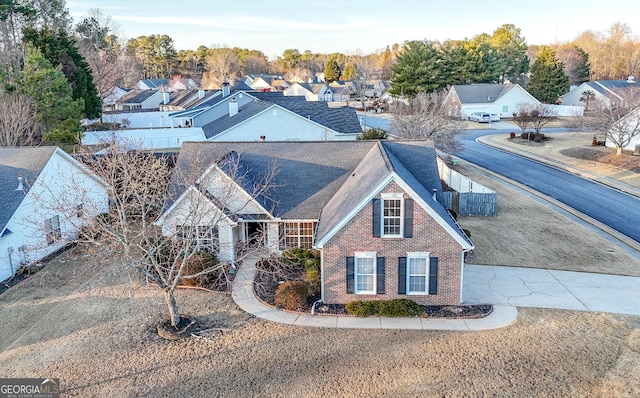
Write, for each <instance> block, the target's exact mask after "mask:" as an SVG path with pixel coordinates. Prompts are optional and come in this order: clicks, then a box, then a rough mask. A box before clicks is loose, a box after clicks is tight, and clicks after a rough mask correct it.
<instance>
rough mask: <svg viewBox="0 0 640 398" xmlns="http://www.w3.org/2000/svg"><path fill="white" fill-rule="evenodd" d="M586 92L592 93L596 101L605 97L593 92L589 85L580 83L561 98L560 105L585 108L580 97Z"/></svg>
mask: <svg viewBox="0 0 640 398" xmlns="http://www.w3.org/2000/svg"><path fill="white" fill-rule="evenodd" d="M587 90H590V91H593V93H594V94H595V96H596V99H598V98H605V96H604V95H602V94H601V93H600V92H598V91H596V90H594V89H593V87H591V85H590V84H589V83H582V84H581V85H579V86H578V87H576V88H574V89H573V90H571V91H569V92H568V93H566V94H565V95H563V96H561V97H560V101H561V102H562V105H572V106H585V103H584V102H582V101H580V97H582V93H583V92H584V91H587Z"/></svg>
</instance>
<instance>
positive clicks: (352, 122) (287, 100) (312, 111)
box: [248, 92, 362, 134]
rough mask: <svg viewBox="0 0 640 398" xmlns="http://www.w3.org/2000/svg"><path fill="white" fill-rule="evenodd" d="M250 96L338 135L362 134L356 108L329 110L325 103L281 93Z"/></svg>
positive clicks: (260, 93)
mask: <svg viewBox="0 0 640 398" xmlns="http://www.w3.org/2000/svg"><path fill="white" fill-rule="evenodd" d="M248 94H249V95H252V96H254V97H256V98H258V99H260V100H262V101H268V102H271V103H274V104H277V105H280V106H281V107H283V108H286V109H289V110H290V111H292V112H295V113H297V114H298V115H300V116H302V117H304V118H308V119H310V120H312V121H314V122H316V123H318V124H321V125H323V126H326V127H328V128H330V129H331V130H334V131H337V132H338V133H343V134H360V133H362V127H361V126H360V121H359V120H358V115H357V114H356V110H355V109H354V108H351V107H342V108H329V105H328V104H327V103H326V102H324V101H307V100H306V99H305V98H304V97H302V96H285V95H283V94H282V93H281V92H275V93H274V92H267V93H262V92H254V93H248Z"/></svg>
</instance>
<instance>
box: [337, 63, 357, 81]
mask: <svg viewBox="0 0 640 398" xmlns="http://www.w3.org/2000/svg"><path fill="white" fill-rule="evenodd" d="M357 77H358V68H357V67H356V65H355V64H354V63H352V62H349V63H348V64H347V65H345V67H344V71H342V76H340V80H355V79H356V78H357Z"/></svg>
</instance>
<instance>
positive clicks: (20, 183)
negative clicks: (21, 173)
mask: <svg viewBox="0 0 640 398" xmlns="http://www.w3.org/2000/svg"><path fill="white" fill-rule="evenodd" d="M16 191H24V178H22V177H18V188H16Z"/></svg>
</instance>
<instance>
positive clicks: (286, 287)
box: [276, 281, 309, 311]
mask: <svg viewBox="0 0 640 398" xmlns="http://www.w3.org/2000/svg"><path fill="white" fill-rule="evenodd" d="M308 297H309V288H308V284H307V283H306V282H303V281H289V282H285V283H283V284H282V285H280V286H279V287H278V290H276V307H278V308H284V309H285V310H289V311H296V310H298V309H299V308H301V307H303V306H304V305H305V304H306V302H307V298H308Z"/></svg>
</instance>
